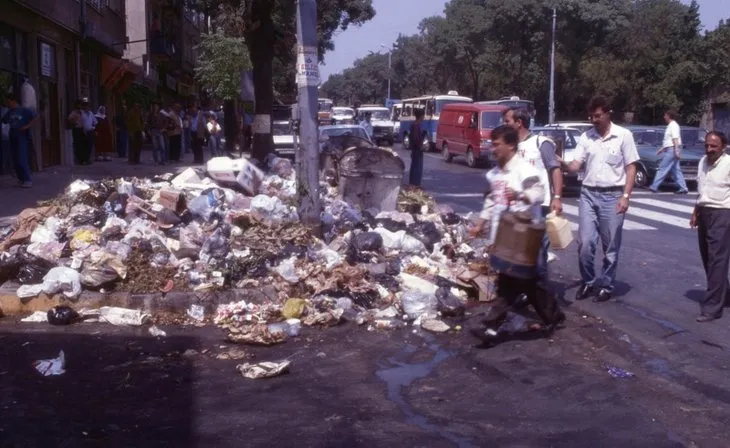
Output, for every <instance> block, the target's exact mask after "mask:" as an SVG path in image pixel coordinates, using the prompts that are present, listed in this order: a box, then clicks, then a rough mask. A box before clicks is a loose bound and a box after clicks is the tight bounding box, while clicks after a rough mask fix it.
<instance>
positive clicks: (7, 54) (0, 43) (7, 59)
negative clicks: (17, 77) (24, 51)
mask: <svg viewBox="0 0 730 448" xmlns="http://www.w3.org/2000/svg"><path fill="white" fill-rule="evenodd" d="M15 66H16V60H15V31H14V30H13V29H12V28H6V27H0V68H2V69H5V70H9V71H15Z"/></svg>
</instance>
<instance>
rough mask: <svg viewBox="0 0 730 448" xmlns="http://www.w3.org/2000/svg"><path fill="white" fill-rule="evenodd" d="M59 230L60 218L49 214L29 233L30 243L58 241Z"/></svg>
mask: <svg viewBox="0 0 730 448" xmlns="http://www.w3.org/2000/svg"><path fill="white" fill-rule="evenodd" d="M60 231H61V220H60V219H58V218H56V217H53V216H50V217H48V218H46V221H45V222H44V223H43V224H42V225H40V226H38V227H36V228H35V230H33V233H32V234H31V235H30V242H31V243H53V242H56V241H58V234H59V232H60Z"/></svg>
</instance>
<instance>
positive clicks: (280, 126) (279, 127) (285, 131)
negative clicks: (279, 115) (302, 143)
mask: <svg viewBox="0 0 730 448" xmlns="http://www.w3.org/2000/svg"><path fill="white" fill-rule="evenodd" d="M271 128H272V131H273V133H274V135H291V133H292V132H291V128H290V127H289V123H288V122H283V123H277V122H274V123H273V125H272V126H271Z"/></svg>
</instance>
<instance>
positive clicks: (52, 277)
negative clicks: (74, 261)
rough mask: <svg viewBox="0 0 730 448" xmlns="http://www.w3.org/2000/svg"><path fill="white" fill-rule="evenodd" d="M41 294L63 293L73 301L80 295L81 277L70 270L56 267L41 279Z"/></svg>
mask: <svg viewBox="0 0 730 448" xmlns="http://www.w3.org/2000/svg"><path fill="white" fill-rule="evenodd" d="M43 292H44V293H46V294H48V295H53V294H57V293H63V295H64V296H66V297H68V298H70V299H73V298H77V297H78V296H79V295H80V294H81V276H80V275H79V273H78V272H76V271H74V270H73V269H71V268H66V267H57V268H53V269H51V270H50V271H48V274H46V276H45V277H43Z"/></svg>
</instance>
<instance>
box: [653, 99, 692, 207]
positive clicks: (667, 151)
mask: <svg viewBox="0 0 730 448" xmlns="http://www.w3.org/2000/svg"><path fill="white" fill-rule="evenodd" d="M664 122H666V123H667V128H666V129H665V130H664V141H663V142H662V147H661V148H660V149H659V151H657V153H656V154H657V155H660V154H662V153H663V154H664V156H663V157H662V161H661V163H660V164H659V170H658V171H657V173H656V176H654V182H652V183H651V186H650V187H649V189H650V190H651V191H653V192H654V193H657V192H658V191H659V186H661V184H662V183H663V182H664V180H665V179H666V178H667V176H668V175H670V174H671V175H672V179H674V182H675V183H676V184H677V186H678V187H679V190H677V194H687V193H689V189H688V188H687V182H685V180H684V175H683V174H682V167H681V166H680V165H679V161H680V158H681V156H682V133H681V132H680V129H679V124H678V123H677V113H676V112H675V111H673V110H668V111H666V112H665V113H664Z"/></svg>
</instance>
